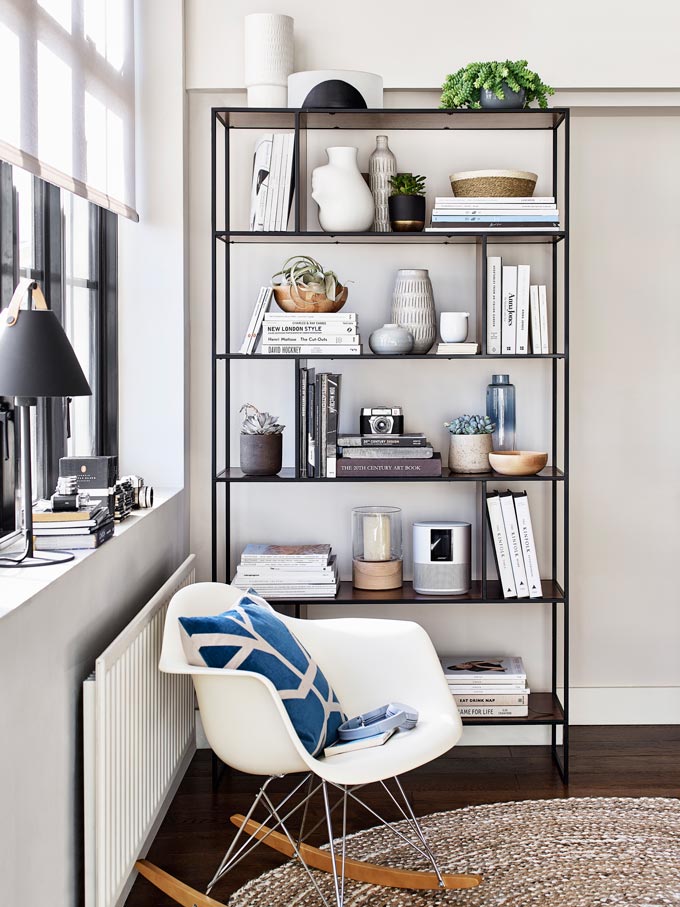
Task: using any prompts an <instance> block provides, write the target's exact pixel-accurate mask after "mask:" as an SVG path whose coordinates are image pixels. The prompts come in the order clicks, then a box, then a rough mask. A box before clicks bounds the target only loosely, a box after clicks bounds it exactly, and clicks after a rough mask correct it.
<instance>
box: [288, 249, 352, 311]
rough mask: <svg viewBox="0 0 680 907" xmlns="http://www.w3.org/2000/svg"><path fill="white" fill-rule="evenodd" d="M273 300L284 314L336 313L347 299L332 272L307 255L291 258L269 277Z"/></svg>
mask: <svg viewBox="0 0 680 907" xmlns="http://www.w3.org/2000/svg"><path fill="white" fill-rule="evenodd" d="M272 281H275V283H274V284H273V289H274V299H276V302H277V304H278V306H279V308H281V309H283V311H284V312H292V313H296V314H300V313H304V312H307V313H323V312H339V311H340V309H341V308H342V307H343V305H344V304H345V302H346V300H347V287H344V286H343V285H342V284H341V283H340V281H339V279H338V276H337V274H336V273H335V272H334V271H327V270H325V269H324V267H323V265H321V264H320V263H319V262H318V261H316V260H315V259H313V258H310V257H309V256H308V255H294V256H293V257H292V258H289V259H288V261H286V262H284V264H283V267H282V268H281V270H280V271H277V272H276V274H274V276H273V277H272Z"/></svg>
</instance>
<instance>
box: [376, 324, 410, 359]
mask: <svg viewBox="0 0 680 907" xmlns="http://www.w3.org/2000/svg"><path fill="white" fill-rule="evenodd" d="M368 345H369V346H370V348H371V349H372V351H373V352H374V353H375V354H376V355H378V356H390V355H391V356H395V355H402V356H403V355H405V354H406V353H410V352H411V350H412V349H413V336H412V335H411V333H410V332H409V331H407V330H406V328H403V327H401V325H399V324H384V325H383V326H382V327H381V328H378V330H377V331H373V333H372V334H371V336H370V337H369V338H368Z"/></svg>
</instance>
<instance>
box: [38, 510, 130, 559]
mask: <svg viewBox="0 0 680 907" xmlns="http://www.w3.org/2000/svg"><path fill="white" fill-rule="evenodd" d="M113 526H114V523H113V517H112V516H111V513H110V512H109V508H108V507H107V506H106V505H105V504H102V503H101V502H100V501H96V502H95V503H94V504H91V505H88V506H86V507H81V508H80V509H79V510H61V511H55V510H52V506H51V504H50V502H49V501H39V502H38V504H37V505H36V506H35V508H34V510H33V547H34V548H35V549H36V550H37V551H50V550H58V549H62V548H66V549H74V548H98V547H99V546H100V545H103V544H104V542H106V541H108V539H110V538H111V536H112V535H113Z"/></svg>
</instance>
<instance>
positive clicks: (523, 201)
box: [426, 195, 560, 233]
mask: <svg viewBox="0 0 680 907" xmlns="http://www.w3.org/2000/svg"><path fill="white" fill-rule="evenodd" d="M559 228H560V215H559V211H558V210H557V206H556V205H555V198H554V196H552V195H550V196H542V197H536V198H534V197H533V196H529V197H523V198H509V197H504V196H503V197H498V198H460V197H457V196H438V197H437V198H436V199H435V201H434V208H433V209H432V222H431V224H430V226H429V227H426V230H429V231H430V232H433V233H436V232H437V231H439V232H443V233H455V232H456V231H461V232H466V231H474V230H484V231H485V232H486V231H489V232H495V233H518V232H522V231H530V232H531V233H536V232H541V233H543V232H546V233H549V232H552V231H555V230H559Z"/></svg>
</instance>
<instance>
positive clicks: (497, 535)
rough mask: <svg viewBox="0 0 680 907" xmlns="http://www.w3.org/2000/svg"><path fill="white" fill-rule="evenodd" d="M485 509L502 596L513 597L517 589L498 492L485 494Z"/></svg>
mask: <svg viewBox="0 0 680 907" xmlns="http://www.w3.org/2000/svg"><path fill="white" fill-rule="evenodd" d="M486 509H487V512H488V515H489V527H490V529H491V538H492V539H493V550H494V557H495V559H496V568H497V570H498V579H499V580H500V584H501V589H502V590H503V598H515V597H516V596H517V589H516V588H515V577H514V574H513V572H512V565H511V564H510V554H509V551H508V539H507V536H506V534H505V523H504V522H503V513H502V511H501V500H500V496H499V494H498V492H494V493H493V494H488V495H487V496H486Z"/></svg>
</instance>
